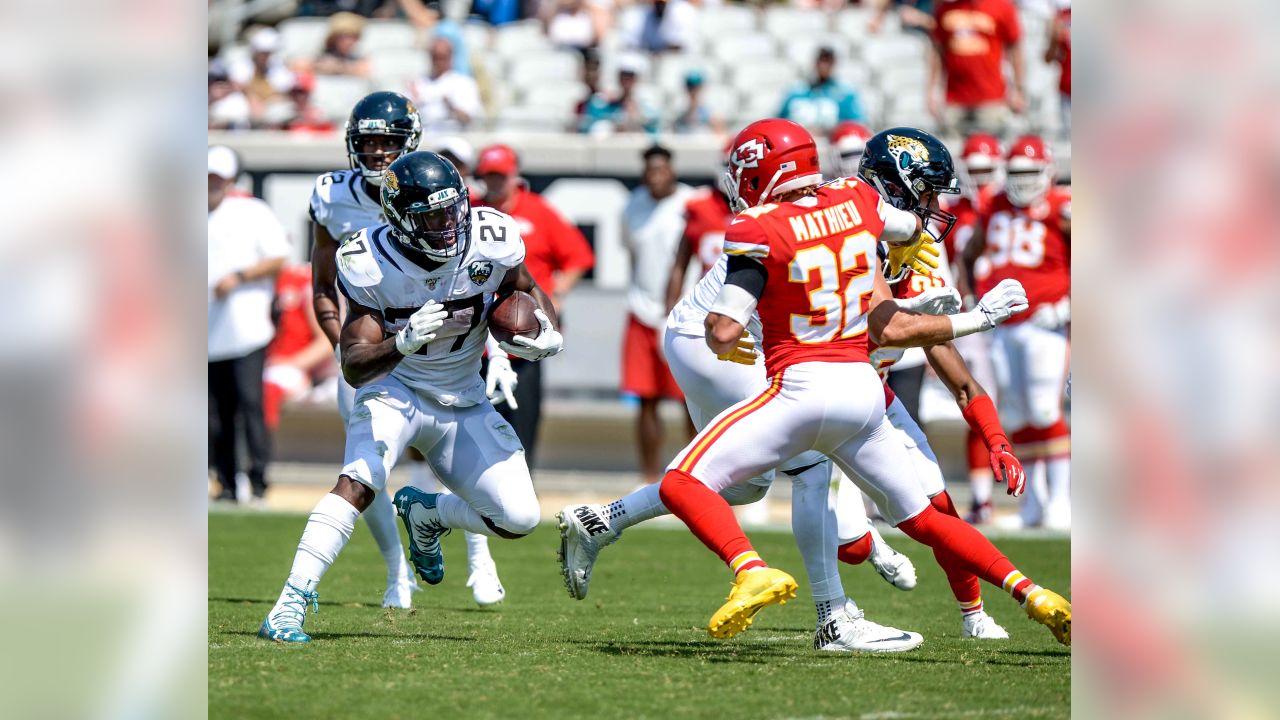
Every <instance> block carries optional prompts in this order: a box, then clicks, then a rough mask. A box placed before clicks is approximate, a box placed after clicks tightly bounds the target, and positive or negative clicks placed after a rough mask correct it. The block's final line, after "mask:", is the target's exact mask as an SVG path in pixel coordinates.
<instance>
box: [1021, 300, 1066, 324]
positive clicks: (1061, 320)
mask: <svg viewBox="0 0 1280 720" xmlns="http://www.w3.org/2000/svg"><path fill="white" fill-rule="evenodd" d="M1027 322H1029V323H1031V324H1032V325H1035V326H1036V327H1039V328H1044V329H1045V330H1057V329H1059V328H1061V327H1063V326H1065V325H1066V324H1067V323H1069V322H1071V300H1070V299H1069V298H1063V299H1061V300H1059V301H1058V302H1056V303H1053V304H1050V305H1041V306H1040V307H1038V308H1036V311H1035V312H1033V313H1031V317H1030V318H1029V319H1028V320H1027Z"/></svg>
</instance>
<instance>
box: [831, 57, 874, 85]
mask: <svg viewBox="0 0 1280 720" xmlns="http://www.w3.org/2000/svg"><path fill="white" fill-rule="evenodd" d="M836 78H837V79H838V80H840V82H844V83H848V84H850V85H852V86H853V89H854V90H862V89H863V88H866V87H870V86H871V85H872V82H873V78H872V74H871V68H869V67H867V65H866V64H865V63H863V62H862V61H861V60H858V59H854V60H850V61H849V62H846V63H839V64H837V65H836Z"/></svg>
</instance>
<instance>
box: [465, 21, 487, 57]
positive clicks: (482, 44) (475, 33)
mask: <svg viewBox="0 0 1280 720" xmlns="http://www.w3.org/2000/svg"><path fill="white" fill-rule="evenodd" d="M462 40H463V42H464V43H465V44H466V46H467V50H468V51H470V52H471V53H473V54H475V53H485V52H488V51H489V47H490V45H489V44H490V43H491V42H492V41H493V28H492V27H491V26H489V25H487V24H485V23H479V22H472V23H467V24H466V25H463V26H462Z"/></svg>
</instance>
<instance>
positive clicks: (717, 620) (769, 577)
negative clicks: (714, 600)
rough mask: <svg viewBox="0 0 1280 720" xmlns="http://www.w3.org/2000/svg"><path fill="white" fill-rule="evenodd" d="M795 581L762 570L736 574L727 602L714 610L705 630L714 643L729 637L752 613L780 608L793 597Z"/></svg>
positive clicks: (744, 626)
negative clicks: (779, 606) (713, 639)
mask: <svg viewBox="0 0 1280 720" xmlns="http://www.w3.org/2000/svg"><path fill="white" fill-rule="evenodd" d="M798 587H799V586H797V585H796V581H795V578H793V577H791V576H790V575H788V574H786V573H785V572H783V571H781V570H778V569H777V568H771V567H765V568H760V569H758V570H747V571H745V572H740V573H738V576H737V577H736V578H734V582H733V589H732V590H730V591H729V600H728V601H727V602H725V604H724V605H721V606H720V609H719V610H716V612H715V614H714V615H712V616H711V621H710V622H709V623H707V631H708V632H709V633H711V637H713V638H716V639H718V640H723V639H725V638H731V637H733V636H734V635H737V634H738V633H740V632H743V631H744V630H746V629H747V628H748V627H751V620H752V619H753V618H754V617H755V615H756V613H758V612H760V610H762V609H763V608H766V607H768V606H770V605H783V604H786V602H787V601H788V600H790V599H792V598H794V597H795V596H796V590H797V589H798Z"/></svg>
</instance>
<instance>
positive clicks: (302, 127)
mask: <svg viewBox="0 0 1280 720" xmlns="http://www.w3.org/2000/svg"><path fill="white" fill-rule="evenodd" d="M294 77H295V82H294V83H293V89H291V90H290V91H289V100H290V101H292V102H293V117H291V118H290V119H289V120H287V121H286V122H285V125H284V129H285V130H288V131H289V132H293V133H331V132H333V131H334V130H337V126H336V125H335V124H334V122H333V121H332V120H330V119H329V118H328V117H327V116H326V115H325V114H324V111H323V110H321V109H320V108H318V107H316V106H315V105H312V104H311V91H312V90H313V89H315V85H316V78H315V76H314V75H312V74H311V73H309V72H299V73H296V74H295V76H294Z"/></svg>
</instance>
